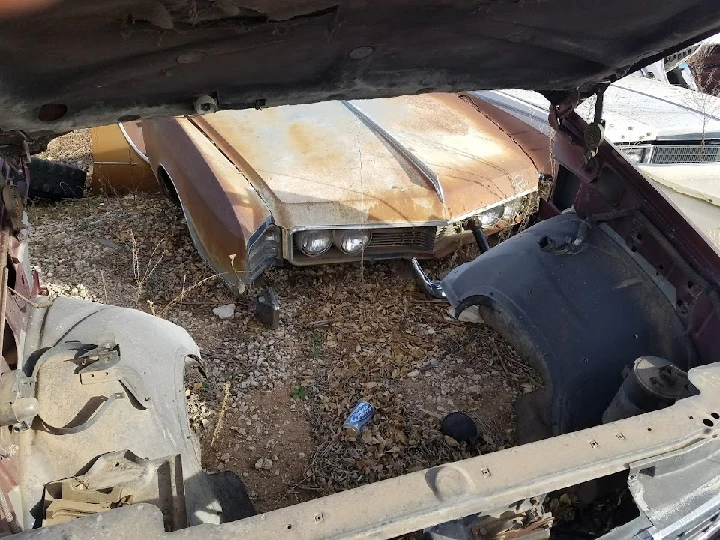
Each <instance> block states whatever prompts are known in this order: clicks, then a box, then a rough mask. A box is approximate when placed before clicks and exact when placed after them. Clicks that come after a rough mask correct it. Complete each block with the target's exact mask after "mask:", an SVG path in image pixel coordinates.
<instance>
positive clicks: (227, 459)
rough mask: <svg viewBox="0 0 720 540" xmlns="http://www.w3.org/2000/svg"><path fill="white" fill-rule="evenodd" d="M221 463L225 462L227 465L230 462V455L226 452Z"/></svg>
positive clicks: (221, 457) (221, 458)
mask: <svg viewBox="0 0 720 540" xmlns="http://www.w3.org/2000/svg"><path fill="white" fill-rule="evenodd" d="M220 461H224V462H225V463H227V462H228V461H230V454H228V453H227V452H225V453H224V454H223V455H222V456H220Z"/></svg>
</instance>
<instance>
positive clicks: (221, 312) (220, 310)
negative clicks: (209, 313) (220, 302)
mask: <svg viewBox="0 0 720 540" xmlns="http://www.w3.org/2000/svg"><path fill="white" fill-rule="evenodd" d="M213 313H214V314H215V315H216V316H217V317H219V318H221V319H231V318H232V316H233V315H235V304H227V305H224V306H218V307H216V308H214V309H213Z"/></svg>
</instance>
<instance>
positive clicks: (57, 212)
mask: <svg viewBox="0 0 720 540" xmlns="http://www.w3.org/2000/svg"><path fill="white" fill-rule="evenodd" d="M87 136H88V135H87V132H85V133H76V134H71V136H70V137H69V141H70V142H69V143H68V144H67V145H65V146H63V144H62V143H59V144H53V145H51V147H50V148H49V149H48V153H46V157H48V158H51V159H58V160H61V161H63V162H65V163H69V164H74V165H76V166H82V163H84V162H83V161H82V160H83V159H84V158H83V156H85V155H87V151H86V150H83V148H85V149H86V148H87V147H86V146H85V147H83V144H86V143H87ZM83 141H84V142H83ZM30 220H31V224H32V228H31V237H30V239H31V248H30V253H31V260H32V263H33V264H34V265H36V266H38V267H39V268H40V270H41V275H42V279H43V283H44V284H45V285H46V286H47V287H48V289H49V291H50V293H51V295H64V296H75V297H79V298H86V299H89V300H94V301H98V302H103V303H110V304H115V305H120V306H127V307H134V308H137V309H141V310H144V311H147V312H152V313H155V314H156V315H159V316H162V317H165V318H167V319H169V320H171V321H173V322H175V323H177V324H179V325H181V326H183V327H184V328H186V329H187V330H188V332H190V334H191V335H192V336H193V338H194V339H195V340H196V341H197V342H198V344H199V346H200V348H201V351H202V357H203V360H202V365H200V366H197V367H196V368H192V369H190V370H189V372H188V374H187V377H186V396H187V402H188V411H189V414H190V418H191V423H192V426H193V428H194V429H195V430H196V431H197V433H198V435H199V437H200V440H201V443H202V447H203V452H204V456H203V461H204V465H205V467H206V468H207V469H209V470H231V471H234V472H236V473H237V474H238V475H240V476H241V478H242V479H243V481H244V482H245V484H246V486H247V488H248V492H249V493H250V496H251V498H252V499H253V502H254V503H255V506H256V508H257V509H258V510H259V511H268V510H272V509H275V508H279V507H282V506H287V505H290V504H295V503H297V502H300V501H304V500H308V499H310V498H313V497H317V496H321V495H325V494H328V493H332V492H337V491H341V490H344V489H348V488H352V487H355V486H358V485H362V484H365V483H368V482H374V481H377V480H381V479H385V478H390V477H394V476H397V475H400V474H403V473H406V472H410V471H414V470H420V469H422V468H425V467H429V466H433V465H437V464H440V463H443V462H448V461H454V460H458V459H462V458H466V457H470V456H474V455H477V454H478V453H479V452H491V451H495V450H498V449H501V448H504V447H508V446H512V445H513V444H515V428H514V413H513V404H514V401H515V399H516V398H517V396H518V395H519V394H520V393H522V392H529V391H531V390H533V389H535V388H536V387H537V386H538V384H539V380H538V378H537V376H536V375H535V374H534V372H533V371H532V370H531V369H530V368H529V367H528V366H527V365H525V364H524V363H523V362H522V361H521V360H520V359H519V357H518V356H517V354H516V353H515V352H514V351H513V350H512V349H511V348H510V347H509V346H508V344H507V343H506V342H505V340H504V339H503V338H502V337H501V336H499V335H497V334H496V333H494V332H493V331H492V330H490V329H489V328H487V327H485V326H484V325H482V324H475V323H462V322H458V321H456V320H455V319H453V318H451V317H450V316H448V312H447V309H448V308H447V305H446V304H444V303H438V302H436V301H431V300H428V299H427V298H426V297H425V296H424V295H423V294H422V293H421V292H420V291H418V290H417V287H416V286H415V285H414V283H413V281H412V275H411V273H410V271H409V268H408V265H407V263H406V262H405V261H389V262H383V263H377V264H369V263H365V264H364V265H361V264H358V263H355V264H345V265H333V266H318V267H310V268H303V269H299V268H293V267H283V268H275V269H271V270H270V271H268V272H267V273H266V274H265V276H264V277H263V278H262V281H263V284H268V285H272V286H273V287H274V288H275V289H276V291H277V292H278V294H279V296H280V301H281V306H282V307H281V323H280V327H279V328H278V329H277V330H271V329H268V328H266V327H264V326H262V325H261V324H259V323H258V322H257V321H256V320H255V319H254V317H253V316H252V315H251V313H250V311H249V305H250V298H251V296H245V297H243V298H240V299H237V298H233V297H232V296H231V294H230V293H229V291H228V290H227V289H226V288H225V287H224V285H223V284H222V283H221V281H220V280H219V279H218V278H217V276H215V275H214V274H213V272H212V271H211V270H210V269H209V268H207V266H206V265H205V264H204V263H203V261H202V260H201V259H200V258H199V256H198V255H197V253H196V251H195V248H194V246H193V245H192V241H191V240H190V237H189V235H188V233H187V228H186V225H185V223H184V220H183V216H182V212H181V211H180V210H179V209H178V208H177V207H175V206H174V205H173V204H172V203H170V202H169V201H168V200H166V199H164V198H161V197H148V196H145V197H134V196H127V197H123V198H100V197H91V198H86V199H82V200H77V201H66V202H64V203H61V204H55V205H35V206H33V207H31V208H30ZM476 254H477V253H476V252H475V250H474V246H470V247H467V248H464V249H463V250H461V251H460V252H458V253H456V254H455V255H453V256H452V257H449V258H447V259H445V260H442V261H435V262H431V263H428V264H427V265H426V266H427V269H428V271H429V272H430V273H431V274H432V275H435V276H441V275H443V274H444V273H446V272H447V271H449V270H450V269H451V268H452V267H453V266H455V265H457V264H459V263H460V262H463V261H464V260H470V259H472V258H473V257H474V256H476ZM231 303H234V304H235V311H234V315H233V316H232V317H231V318H229V319H225V320H223V319H220V318H218V317H217V316H216V315H215V314H214V313H213V309H214V308H217V307H219V306H222V305H227V304H231ZM360 400H367V401H369V402H370V403H372V404H373V406H374V407H375V409H376V412H375V415H374V417H373V418H372V420H371V422H370V424H369V425H368V428H367V429H366V430H365V431H364V432H363V433H362V436H361V437H360V438H354V437H349V436H348V435H347V434H346V433H345V432H344V431H343V429H342V424H343V421H344V420H345V418H346V417H347V415H348V414H349V412H350V411H351V410H352V408H353V407H354V405H355V404H356V403H357V402H358V401H360ZM455 410H461V411H464V412H466V413H468V414H469V415H470V416H472V417H473V418H474V419H475V421H476V423H477V425H478V428H479V431H480V434H481V438H480V440H479V442H478V444H477V445H474V446H473V447H468V446H466V445H465V444H464V443H463V444H458V443H457V442H455V441H453V440H452V439H446V438H444V437H443V436H442V434H441V433H440V429H439V428H440V421H441V419H442V418H443V416H444V415H445V414H446V413H448V412H451V411H455Z"/></svg>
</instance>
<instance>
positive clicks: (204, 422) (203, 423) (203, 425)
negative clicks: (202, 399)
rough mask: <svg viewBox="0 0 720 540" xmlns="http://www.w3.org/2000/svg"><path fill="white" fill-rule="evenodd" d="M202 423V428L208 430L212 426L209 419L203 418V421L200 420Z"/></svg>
mask: <svg viewBox="0 0 720 540" xmlns="http://www.w3.org/2000/svg"><path fill="white" fill-rule="evenodd" d="M200 423H201V424H202V427H204V428H207V427H208V426H209V425H210V420H208V419H207V418H203V419H202V420H200Z"/></svg>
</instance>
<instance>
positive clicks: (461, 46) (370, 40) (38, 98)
mask: <svg viewBox="0 0 720 540" xmlns="http://www.w3.org/2000/svg"><path fill="white" fill-rule="evenodd" d="M18 4H19V3H18ZM10 5H11V4H10V3H5V2H4V3H2V4H0V35H2V40H0V55H1V57H2V58H3V83H2V88H1V89H0V96H1V97H2V103H3V107H2V108H0V129H1V130H2V131H4V132H8V131H12V130H24V131H25V132H26V133H27V134H29V136H31V137H39V136H43V135H47V134H50V133H53V132H55V133H57V132H61V131H67V130H69V129H73V128H77V127H83V126H93V125H105V124H111V123H114V122H117V121H126V120H131V119H138V118H146V117H150V116H157V115H174V114H186V113H190V112H193V111H194V110H195V108H194V103H195V100H196V98H198V97H199V96H202V95H207V96H210V97H212V98H213V99H216V100H217V104H218V106H219V107H220V109H237V108H248V107H256V106H277V105H281V104H288V103H308V102H317V101H322V100H328V99H358V98H369V97H387V96H391V95H403V94H414V93H418V92H427V91H460V90H473V89H493V88H525V89H533V90H539V91H541V92H543V93H545V94H546V95H550V96H551V97H552V101H554V102H557V101H560V100H563V99H565V98H568V97H571V96H573V95H574V94H575V93H576V90H577V89H578V88H579V89H581V90H583V91H590V90H592V88H593V87H594V86H595V85H596V84H597V83H598V81H602V80H605V79H608V78H610V79H612V78H616V77H618V76H621V75H623V74H625V73H628V72H629V71H631V70H633V69H635V68H637V67H641V66H644V65H647V64H649V63H651V62H653V61H655V59H658V58H661V57H663V56H665V55H666V54H668V53H671V52H675V51H676V50H679V49H681V48H683V47H685V46H687V45H688V44H690V43H694V42H697V41H699V40H700V39H703V38H705V37H708V36H709V35H711V34H714V33H716V32H717V31H718V28H720V9H718V7H719V6H718V1H717V0H695V1H692V2H688V1H687V0H665V1H664V2H653V3H652V6H650V7H648V6H646V5H644V4H643V3H638V2H628V1H627V0H608V1H606V2H596V1H590V0H582V1H578V0H544V1H542V2H522V1H510V0H480V1H478V0H444V1H442V2H438V1H437V0H419V1H418V0H387V1H384V2H366V1H364V0H298V1H288V0H246V1H243V2H239V1H232V0H230V1H223V2H217V1H215V0H160V1H157V0H153V1H150V0H64V1H62V0H44V1H41V2H37V1H36V2H28V3H27V4H26V5H25V6H23V5H22V4H20V5H19V7H22V8H23V9H22V10H18V12H11V11H10V10H9V7H8V6H10ZM19 11H22V13H20V12H19ZM20 51H21V53H19V52H20ZM2 142H3V141H1V140H0V143H2Z"/></svg>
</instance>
